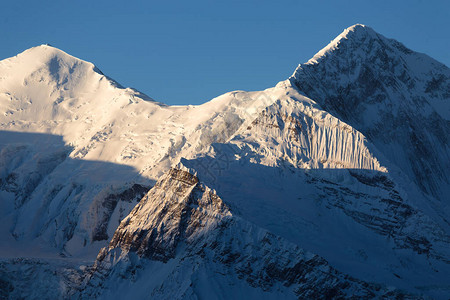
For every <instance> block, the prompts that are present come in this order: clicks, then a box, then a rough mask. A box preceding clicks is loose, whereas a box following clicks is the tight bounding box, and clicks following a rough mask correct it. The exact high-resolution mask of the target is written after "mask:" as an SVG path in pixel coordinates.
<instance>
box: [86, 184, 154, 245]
mask: <svg viewBox="0 0 450 300" xmlns="http://www.w3.org/2000/svg"><path fill="white" fill-rule="evenodd" d="M148 190H149V187H147V186H143V185H140V184H133V186H132V187H130V188H128V189H126V190H125V191H123V192H122V193H119V194H110V195H108V196H107V197H106V198H105V199H104V201H103V202H102V206H103V207H104V208H105V210H104V211H103V215H102V216H101V219H100V221H99V222H98V224H97V226H96V228H95V229H94V230H93V236H92V241H102V240H107V239H109V236H108V233H107V229H108V224H109V221H110V219H111V216H112V214H113V212H114V210H115V209H116V207H117V203H118V202H119V201H125V202H129V203H133V202H136V201H138V200H140V199H142V197H144V195H145V194H146V193H147V192H148Z"/></svg>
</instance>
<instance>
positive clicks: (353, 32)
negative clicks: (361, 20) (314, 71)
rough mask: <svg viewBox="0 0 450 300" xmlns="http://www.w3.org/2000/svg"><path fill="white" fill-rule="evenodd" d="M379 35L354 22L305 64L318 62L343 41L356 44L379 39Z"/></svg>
mask: <svg viewBox="0 0 450 300" xmlns="http://www.w3.org/2000/svg"><path fill="white" fill-rule="evenodd" d="M380 37H381V36H380V35H379V34H377V33H376V32H375V31H374V30H373V29H372V28H370V27H368V26H366V25H363V24H355V25H353V26H350V27H348V28H346V29H345V30H344V31H343V32H342V33H341V34H340V35H338V36H337V37H336V38H335V39H334V40H332V41H331V42H330V43H329V44H328V45H327V46H326V47H324V48H323V49H322V50H320V51H319V52H317V53H316V54H315V55H314V56H313V58H311V59H310V60H309V61H308V62H307V64H315V63H318V62H319V61H320V60H321V59H322V58H323V57H324V56H327V55H328V54H330V53H331V52H333V51H334V50H336V49H338V48H339V47H340V46H341V45H342V44H343V43H346V42H349V43H351V44H354V46H358V45H361V44H363V43H364V42H366V41H367V40H368V39H371V38H373V39H379V38H380Z"/></svg>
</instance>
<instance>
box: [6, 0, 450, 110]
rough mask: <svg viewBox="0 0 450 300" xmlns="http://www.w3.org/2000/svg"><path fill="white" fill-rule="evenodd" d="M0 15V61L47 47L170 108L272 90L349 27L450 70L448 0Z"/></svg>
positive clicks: (177, 4) (34, 7)
mask: <svg viewBox="0 0 450 300" xmlns="http://www.w3.org/2000/svg"><path fill="white" fill-rule="evenodd" d="M0 15H1V18H0V38H1V44H0V59H3V58H7V57H10V56H14V55H16V54H18V53H20V52H22V51H24V50H25V49H27V48H30V47H33V46H37V45H40V44H43V43H49V44H51V45H53V46H55V47H57V48H60V49H62V50H64V51H65V52H68V53H69V54H71V55H74V56H76V57H79V58H81V59H84V60H87V61H91V62H93V63H94V64H96V65H97V66H98V67H99V68H100V69H101V70H102V71H103V73H105V74H106V75H108V76H110V77H112V78H114V79H115V80H116V81H118V82H119V83H121V84H122V85H124V86H131V87H134V88H136V89H138V90H140V91H142V92H144V93H146V94H148V95H149V96H151V97H153V98H154V99H156V100H158V101H161V102H164V103H167V104H200V103H203V102H206V101H208V100H210V99H212V98H214V97H216V96H218V95H220V94H222V93H225V92H228V91H232V90H238V89H241V90H260V89H264V88H268V87H271V86H274V85H275V84H276V83H277V82H278V81H281V80H284V79H286V78H287V77H288V76H290V75H291V74H292V72H293V71H294V69H295V67H296V66H297V65H298V64H299V63H302V62H305V61H307V60H308V59H309V58H310V57H312V56H313V55H314V54H315V53H316V52H317V51H319V50H320V49H321V48H322V47H324V46H325V45H326V44H327V43H328V42H329V41H330V40H332V39H333V38H334V37H335V36H337V35H338V34H340V33H341V32H342V30H343V29H345V28H346V27H348V26H351V25H353V24H355V23H362V24H366V25H368V26H370V27H372V28H373V29H375V30H376V31H377V32H379V33H381V34H383V35H385V36H387V37H390V38H395V39H397V40H399V41H400V42H402V43H404V44H405V45H406V46H407V47H409V48H411V49H413V50H416V51H419V52H423V53H426V54H428V55H430V56H432V57H434V58H435V59H437V60H439V61H441V62H443V63H445V64H446V65H447V66H449V65H450V1H449V0H441V1H436V0H427V1H425V0H409V1H406V0H405V1H396V0H389V1H387V0H377V1H373V0H370V1H367V0H357V1H356V0H355V1H344V0H339V1H337V0H334V1H320V0H316V1H293V0H283V1H275V0H273V1H264V0H258V1H245V0H243V1H233V0H228V1H133V0H129V1H102V0H90V1H85V0H76V1H61V0H58V1H57V0H55V1H47V0H42V1H36V0H33V1H31V0H29V1H22V0H3V1H2V3H1V4H0Z"/></svg>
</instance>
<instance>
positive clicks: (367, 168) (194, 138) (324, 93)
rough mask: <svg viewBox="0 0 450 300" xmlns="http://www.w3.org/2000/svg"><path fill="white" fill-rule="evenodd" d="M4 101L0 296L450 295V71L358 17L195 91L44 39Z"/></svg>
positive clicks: (1, 96) (0, 94)
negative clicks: (246, 83) (232, 87)
mask: <svg viewBox="0 0 450 300" xmlns="http://www.w3.org/2000/svg"><path fill="white" fill-rule="evenodd" d="M0 106H1V107H2V112H4V113H3V114H2V115H0V127H1V128H0V130H1V132H0V197H1V202H0V205H1V210H0V219H1V221H2V222H3V224H5V226H3V227H2V238H1V244H0V245H1V246H0V255H1V256H2V258H3V261H2V262H1V264H0V267H1V268H0V270H1V272H0V279H1V280H2V282H4V284H2V286H4V288H2V289H0V292H1V293H3V294H2V295H9V296H10V297H13V298H14V297H33V295H36V286H39V284H34V285H33V289H32V290H31V288H30V289H29V290H28V289H27V288H26V287H24V286H23V285H21V284H20V283H19V281H18V280H15V279H13V278H20V277H21V272H23V271H21V270H22V269H24V268H25V269H27V270H28V271H27V272H28V273H27V276H28V277H30V276H29V274H30V273H32V274H39V278H43V279H42V280H43V281H46V283H45V284H44V283H43V286H49V285H52V284H53V285H54V286H60V291H59V295H61V296H63V297H73V298H79V297H81V298H87V297H98V298H111V297H112V296H116V297H122V298H123V297H126V296H128V297H130V296H134V297H139V298H145V297H150V298H152V299H158V298H161V299H166V298H171V299H191V298H192V299H196V298H239V297H241V298H242V297H252V298H258V299H259V298H277V299H278V298H287V299H291V298H333V297H335V298H337V297H351V296H353V297H355V298H356V297H358V298H359V297H363V298H379V297H388V298H389V297H392V298H394V297H406V298H408V297H411V298H415V297H420V296H421V295H422V296H423V295H424V296H431V297H435V298H442V299H445V298H448V296H449V295H450V284H449V281H448V278H450V250H449V249H450V202H449V199H448V196H446V195H448V192H450V184H449V175H450V174H449V172H450V171H449V170H450V147H449V137H450V70H449V69H448V68H447V67H446V66H444V65H442V64H440V63H439V62H436V61H435V60H433V59H431V58H429V57H428V56H426V55H424V54H419V53H416V52H413V51H412V50H409V49H407V48H406V47H404V46H403V45H402V44H400V43H399V42H397V41H395V40H390V39H387V38H385V37H383V36H381V35H380V34H378V33H376V32H375V31H373V30H372V29H370V28H368V27H366V26H364V25H355V26H352V27H349V28H348V29H346V30H345V31H344V32H343V33H342V34H341V35H339V36H338V37H337V38H336V39H335V40H334V41H332V42H331V43H330V44H329V45H328V46H327V47H325V48H324V49H322V50H321V51H319V52H318V53H317V54H316V55H315V56H314V57H313V58H312V59H311V60H310V61H308V62H307V63H305V64H302V65H300V66H299V67H298V68H297V69H296V70H295V72H294V74H293V75H292V76H291V78H289V79H288V80H286V81H283V82H280V83H278V84H277V85H276V86H275V87H273V88H270V89H267V90H265V91H260V92H244V91H236V92H231V93H227V94H224V95H222V96H220V97H217V98H215V99H213V100H211V101H210V102H207V103H205V104H203V105H199V106H166V105H164V104H161V103H158V102H155V101H154V100H152V99H150V98H149V97H147V96H145V95H143V94H141V93H139V92H137V91H134V90H132V89H125V88H123V87H121V86H120V85H119V84H117V83H116V82H114V81H112V80H111V79H109V78H108V77H106V76H104V75H103V74H102V73H101V72H100V71H99V70H98V69H97V68H96V67H95V66H94V65H92V64H90V63H88V62H84V61H81V60H79V59H77V58H74V57H72V56H70V55H68V54H66V53H64V52H62V51H60V50H58V49H55V48H53V47H50V46H47V45H43V46H39V47H35V48H32V49H29V50H27V51H25V52H23V53H21V54H19V55H18V56H16V57H13V58H10V59H6V60H3V61H1V62H0ZM151 187H152V188H151ZM150 188H151V189H150ZM149 189H150V190H149ZM144 195H145V196H144ZM142 196H144V197H143V198H142ZM141 198H142V199H141ZM136 204H137V205H136ZM133 207H134V209H133ZM127 215H128V216H127ZM120 221H122V222H121V223H120V226H119V222H120ZM108 243H109V244H108ZM101 247H104V248H103V249H101V250H100V252H99V254H98V256H97V258H96V261H95V263H94V259H95V256H96V255H97V253H98V251H99V249H100V248H101ZM58 255H59V256H64V258H61V257H60V258H58ZM18 257H25V259H22V260H19V261H18V260H17V259H15V260H13V259H12V258H18ZM34 262H35V263H34ZM18 265H19V266H21V265H23V268H20V267H18ZM68 265H70V266H72V267H68ZM80 265H83V267H82V268H81V271H80V270H78V269H77V268H78V266H80ZM89 265H93V266H92V267H89ZM71 268H72V269H71ZM9 274H14V276H8V275H9ZM28 277H27V278H28ZM30 278H32V277H30ZM58 282H59V284H58ZM19 285H20V287H21V288H18V287H19ZM30 286H31V285H30ZM14 287H17V288H14ZM61 287H64V288H61ZM45 290H46V289H42V293H45ZM48 295H49V297H51V296H50V294H48ZM52 295H53V294H52Z"/></svg>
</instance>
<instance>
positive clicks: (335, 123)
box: [231, 82, 387, 172]
mask: <svg viewBox="0 0 450 300" xmlns="http://www.w3.org/2000/svg"><path fill="white" fill-rule="evenodd" d="M266 93H267V94H268V95H271V97H273V98H275V99H276V101H275V102H274V103H273V104H271V105H269V106H267V107H266V108H264V109H263V110H262V111H261V112H260V113H259V115H258V116H257V117H256V118H255V119H254V120H253V121H252V122H251V123H250V124H249V125H247V127H246V128H242V129H241V130H240V131H239V132H238V133H237V135H236V136H235V137H234V138H233V139H232V140H231V143H235V144H237V145H241V147H243V144H245V146H248V147H249V149H250V151H251V152H253V155H256V156H259V157H260V161H261V163H263V164H266V165H269V166H274V165H276V164H277V161H281V160H286V161H287V162H289V163H291V164H292V165H293V166H295V167H297V168H305V169H307V168H330V169H334V168H347V169H367V170H376V171H381V172H386V171H387V170H386V168H385V167H383V166H381V165H380V163H379V161H378V160H377V158H376V157H375V156H374V155H373V153H372V152H371V151H374V149H372V150H371V149H370V147H372V148H373V146H371V145H370V144H369V143H368V142H367V140H366V138H365V137H364V136H363V135H362V134H361V133H360V132H358V131H356V130H355V129H353V128H352V127H351V126H349V125H347V124H345V123H344V122H342V121H340V120H339V119H337V118H335V117H333V116H332V115H330V114H329V113H327V112H326V111H324V110H322V109H320V107H319V106H318V105H317V104H316V103H315V102H314V101H312V100H311V99H308V98H306V97H304V96H302V95H300V94H299V93H298V92H297V91H296V90H295V89H293V88H292V87H291V86H290V84H289V82H282V83H280V84H278V86H277V87H276V88H274V89H272V90H269V91H266Z"/></svg>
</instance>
